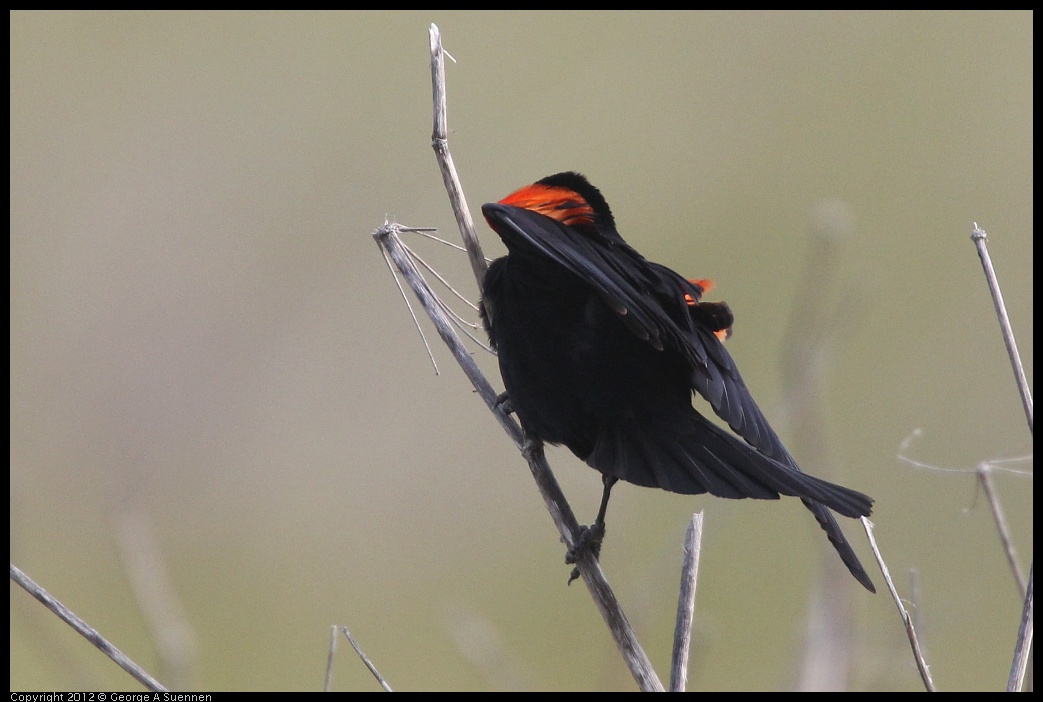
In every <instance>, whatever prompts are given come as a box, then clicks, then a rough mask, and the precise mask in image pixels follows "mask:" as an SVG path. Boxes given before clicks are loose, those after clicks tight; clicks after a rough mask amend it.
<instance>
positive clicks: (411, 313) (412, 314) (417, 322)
mask: <svg viewBox="0 0 1043 702" xmlns="http://www.w3.org/2000/svg"><path fill="white" fill-rule="evenodd" d="M384 226H387V222H384ZM382 253H383V255H384V263H386V264H387V267H388V270H389V271H391V277H392V278H394V279H395V285H397V286H398V291H399V292H400V293H401V294H402V301H403V302H405V303H406V309H408V310H409V316H410V317H412V318H413V324H414V325H415V326H416V330H417V331H418V332H420V338H421V339H422V340H423V342H424V348H425V349H427V357H428V358H429V359H430V360H431V365H432V366H434V367H435V375H438V361H436V360H435V354H434V353H432V351H431V345H430V344H429V343H427V336H426V335H425V334H424V329H423V328H422V327H421V326H420V320H419V319H417V318H416V312H414V311H413V305H411V304H409V296H408V295H406V291H405V290H403V289H402V283H401V282H399V280H398V276H397V275H395V267H394V266H393V265H391V259H390V258H388V254H387V252H386V251H382Z"/></svg>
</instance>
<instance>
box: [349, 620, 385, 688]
mask: <svg viewBox="0 0 1043 702" xmlns="http://www.w3.org/2000/svg"><path fill="white" fill-rule="evenodd" d="M341 631H343V632H344V636H346V637H347V639H348V643H350V644H351V647H352V648H353V649H355V653H357V654H358V656H359V658H361V659H362V662H363V663H365V664H366V667H367V668H369V672H371V673H373V677H374V678H376V679H377V682H378V683H380V686H381V687H382V688H384V692H394V690H392V689H391V686H390V685H388V684H387V681H386V680H384V678H383V677H382V676H381V675H380V672H379V671H378V670H377V667H376V666H375V665H373V662H372V661H370V660H369V658H367V657H366V654H365V653H363V652H362V649H361V648H359V645H358V644H357V643H356V642H355V639H354V637H352V635H351V632H350V631H348V627H346V626H345V627H341Z"/></svg>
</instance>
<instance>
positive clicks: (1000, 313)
mask: <svg viewBox="0 0 1043 702" xmlns="http://www.w3.org/2000/svg"><path fill="white" fill-rule="evenodd" d="M971 241H973V242H974V245H975V246H977V247H978V257H979V258H981V267H982V270H984V271H985V280H986V281H988V283H989V292H990V293H991V294H992V304H993V305H994V306H995V307H996V318H997V319H998V320H999V323H1000V330H1001V331H1002V332H1003V343H1004V344H1006V345H1007V355H1008V356H1009V357H1010V365H1011V368H1012V369H1013V370H1014V382H1015V383H1017V386H1018V392H1019V393H1021V404H1022V405H1023V406H1024V408H1025V418H1026V419H1027V420H1028V423H1029V432H1030V433H1031V432H1032V391H1031V390H1029V384H1028V380H1026V379H1025V368H1024V367H1023V366H1022V365H1021V355H1020V354H1019V353H1018V344H1017V342H1016V341H1014V330H1013V329H1011V326H1010V318H1009V317H1007V306H1006V305H1005V304H1004V303H1003V293H1002V292H1000V283H999V280H998V279H997V278H996V271H995V270H994V269H993V267H992V258H991V257H990V256H989V246H988V243H987V241H988V234H986V233H985V230H983V229H982V228H981V227H979V226H978V223H977V222H975V223H974V231H973V232H972V233H971Z"/></svg>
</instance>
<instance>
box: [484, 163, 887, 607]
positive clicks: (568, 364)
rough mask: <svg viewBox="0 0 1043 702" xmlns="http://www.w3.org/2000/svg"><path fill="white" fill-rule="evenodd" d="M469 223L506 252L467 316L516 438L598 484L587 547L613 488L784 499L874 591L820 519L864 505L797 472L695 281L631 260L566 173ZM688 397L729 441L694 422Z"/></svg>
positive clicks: (856, 513)
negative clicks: (702, 402) (473, 319)
mask: <svg viewBox="0 0 1043 702" xmlns="http://www.w3.org/2000/svg"><path fill="white" fill-rule="evenodd" d="M482 212H483V214H484V215H485V218H486V220H488V222H489V225H490V226H491V227H492V228H493V229H494V230H495V231H496V233H497V234H498V235H499V236H500V238H501V239H502V240H503V242H504V244H506V246H507V255H506V256H505V257H503V258H500V259H497V260H496V261H493V263H492V264H491V265H490V266H489V270H488V272H487V273H486V276H485V280H484V295H483V301H482V310H481V313H482V319H483V321H484V323H485V327H486V330H487V331H488V333H489V339H490V341H491V342H492V345H493V347H494V348H495V349H496V350H497V353H498V355H499V363H500V372H501V374H502V375H503V382H504V385H505V386H506V397H507V399H508V401H509V406H510V408H511V409H513V411H514V412H515V413H516V414H517V416H518V420H519V421H520V422H521V425H522V426H523V427H524V428H525V430H526V432H528V433H529V434H530V435H531V436H534V437H537V438H539V439H542V440H543V441H546V442H548V443H551V444H564V445H565V446H568V447H569V448H570V449H572V452H573V453H575V454H576V455H577V456H578V457H579V458H581V459H582V460H584V461H586V462H587V464H589V465H590V466H592V467H593V468H595V469H597V470H598V471H600V472H601V473H602V474H603V476H604V478H603V479H604V483H605V487H604V494H603V497H602V503H601V509H600V511H599V514H598V518H597V519H596V520H595V524H594V528H595V529H600V534H603V533H604V516H605V508H606V506H607V503H608V497H609V493H610V491H611V489H612V485H613V484H615V482H616V480H618V479H622V480H625V481H627V482H631V483H635V484H637V485H644V486H648V487H658V488H662V489H664V490H669V491H670V492H677V493H683V494H699V493H704V492H708V493H710V494H712V495H717V496H719V497H730V498H743V497H752V498H756V499H778V497H779V495H792V496H795V497H799V498H800V499H801V501H802V502H803V503H804V505H805V506H806V507H807V508H808V509H809V510H811V512H812V514H814V515H815V519H817V520H818V523H819V524H820V525H821V526H822V528H823V529H824V530H825V532H826V535H827V536H828V537H829V540H830V542H831V543H832V544H833V546H834V547H835V548H836V550H837V552H838V553H839V554H840V558H841V559H842V560H843V561H844V564H845V565H846V566H847V568H848V570H850V571H851V574H852V575H854V576H855V578H856V579H857V580H858V582H860V583H862V585H864V586H865V587H866V589H868V590H870V591H871V592H875V591H876V590H875V588H874V587H873V583H872V582H871V581H870V580H869V576H868V575H866V572H865V570H864V569H863V568H862V565H861V564H860V563H859V562H858V558H857V557H856V556H855V553H854V551H853V550H852V549H851V546H850V544H848V542H847V540H846V539H845V538H844V534H843V532H841V531H840V527H839V525H838V524H837V522H836V520H835V519H834V518H833V514H832V513H831V512H830V511H829V510H831V509H832V510H835V511H837V512H839V513H840V514H842V515H844V516H845V517H852V518H857V517H861V516H868V515H869V514H870V512H871V510H872V503H873V500H872V499H871V498H869V497H867V496H866V495H863V494H862V493H860V492H856V491H854V490H850V489H848V488H845V487H841V486H839V485H834V484H833V483H829V482H826V481H824V480H820V479H818V478H815V477H813V476H810V475H807V474H805V473H802V472H801V471H800V469H799V468H798V467H797V464H796V462H795V461H794V460H793V457H792V456H790V454H789V452H788V451H786V449H785V447H784V446H783V445H782V442H781V441H780V440H779V437H778V436H777V435H776V434H775V432H774V430H772V428H771V426H769V424H768V421H767V419H766V418H765V417H764V414H763V413H762V412H761V411H760V409H759V408H758V407H757V404H756V403H755V402H754V400H753V397H752V396H751V395H750V392H749V390H747V388H746V384H745V383H744V382H743V380H742V376H740V375H739V370H738V368H736V367H735V362H734V361H733V360H732V357H731V355H730V354H729V353H728V351H727V350H725V348H724V345H723V343H721V339H720V338H719V337H723V336H724V335H725V334H726V333H727V331H728V330H729V329H730V327H731V324H732V319H733V318H732V314H731V311H730V310H729V309H728V306H727V305H726V304H725V303H723V302H718V303H713V302H702V301H701V297H702V295H703V293H704V292H705V291H706V289H707V287H708V284H707V282H705V281H689V280H686V279H685V278H683V277H682V276H680V275H678V274H677V273H675V272H674V271H672V270H670V269H669V268H667V267H665V266H662V265H659V264H658V263H653V262H652V261H649V260H647V259H645V258H644V257H643V256H642V255H641V254H639V253H638V252H637V251H635V250H634V249H633V248H631V247H630V246H629V245H628V244H627V243H626V242H625V241H623V238H622V237H621V236H620V235H619V233H618V232H617V231H616V225H615V222H614V220H613V218H612V213H611V211H610V210H609V207H608V203H607V202H605V198H604V197H602V195H601V193H600V192H599V191H598V189H597V188H595V187H594V186H593V185H591V184H590V183H589V182H588V181H587V179H586V178H584V177H583V176H581V175H579V174H578V173H571V172H567V173H558V174H556V175H552V176H549V177H547V178H544V179H543V180H540V181H538V182H536V183H534V184H532V185H529V186H527V187H524V188H522V189H521V190H518V191H517V192H515V193H513V194H511V195H508V196H507V197H506V198H504V199H503V200H501V201H500V202H498V203H489V204H486V205H483V206H482ZM692 391H695V392H697V393H698V394H699V395H701V396H702V397H704V398H705V399H706V401H707V402H709V404H710V406H711V407H712V408H713V410H714V412H716V413H717V415H718V416H719V417H720V418H721V419H723V420H724V421H725V422H727V423H728V425H729V426H730V427H731V428H732V429H733V430H734V431H735V433H736V434H738V435H739V436H740V437H742V439H744V440H745V441H740V440H739V439H738V438H736V437H735V436H733V435H732V434H730V433H728V432H727V431H725V430H724V429H722V428H720V427H719V426H717V425H716V424H713V423H712V422H710V421H708V420H707V419H706V418H705V417H703V415H701V414H700V413H699V412H698V411H696V409H695V408H694V407H693V406H692ZM596 539H597V541H598V542H600V536H597V537H596ZM599 547H600V543H598V548H599ZM596 553H597V551H596V550H595V555H596Z"/></svg>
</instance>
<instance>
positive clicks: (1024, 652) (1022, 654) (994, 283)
mask: <svg viewBox="0 0 1043 702" xmlns="http://www.w3.org/2000/svg"><path fill="white" fill-rule="evenodd" d="M971 241H973V242H974V245H975V247H977V249H978V257H979V258H980V259H981V267H982V270H983V271H984V272H985V280H986V281H987V282H988V284H989V293H990V294H991V295H992V304H993V306H994V307H995V308H996V318H997V319H998V320H999V323H1000V331H1001V332H1002V334H1003V343H1004V344H1005V345H1006V347H1007V356H1008V357H1009V358H1010V365H1011V369H1012V370H1013V371H1014V383H1015V384H1016V385H1017V386H1018V393H1019V394H1020V395H1021V404H1022V406H1023V407H1024V409H1025V419H1026V420H1028V425H1029V433H1030V434H1031V433H1033V429H1032V391H1031V390H1030V389H1029V384H1028V380H1027V379H1026V378H1025V368H1024V367H1023V366H1022V364H1021V354H1019V353H1018V344H1017V342H1016V341H1015V340H1014V330H1013V329H1012V328H1011V326H1010V318H1009V317H1008V316H1007V306H1006V305H1005V304H1004V302H1003V293H1002V292H1001V291H1000V284H999V279H998V278H997V277H996V271H995V270H994V269H993V267H992V258H991V257H990V256H989V246H988V243H987V242H988V234H986V233H985V230H983V229H982V228H981V227H979V226H978V223H977V222H975V223H974V230H973V231H972V232H971ZM1032 571H1033V569H1032V567H1031V566H1030V567H1029V580H1028V585H1027V587H1026V588H1025V603H1024V605H1023V606H1022V610H1021V625H1020V627H1019V628H1018V643H1017V646H1015V649H1014V660H1013V661H1012V662H1011V668H1010V677H1009V678H1008V681H1007V689H1009V690H1021V687H1022V685H1023V684H1024V682H1025V670H1026V668H1027V667H1028V660H1029V651H1030V650H1031V649H1032Z"/></svg>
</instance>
